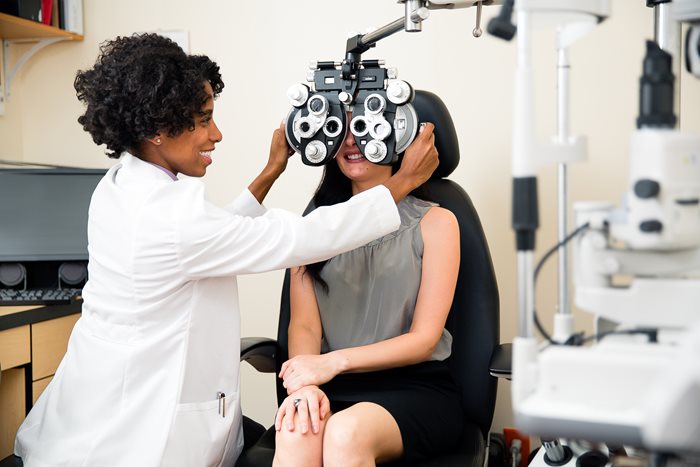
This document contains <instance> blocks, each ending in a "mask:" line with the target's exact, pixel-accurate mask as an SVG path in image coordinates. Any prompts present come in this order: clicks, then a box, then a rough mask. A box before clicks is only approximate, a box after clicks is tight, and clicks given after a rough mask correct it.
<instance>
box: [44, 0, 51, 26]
mask: <svg viewBox="0 0 700 467" xmlns="http://www.w3.org/2000/svg"><path fill="white" fill-rule="evenodd" d="M52 12H53V0H41V22H42V23H44V24H51V16H52Z"/></svg>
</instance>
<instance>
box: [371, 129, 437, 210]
mask: <svg viewBox="0 0 700 467" xmlns="http://www.w3.org/2000/svg"><path fill="white" fill-rule="evenodd" d="M434 129H435V125H433V124H432V123H426V124H425V125H424V126H422V127H421V130H420V132H419V133H418V136H416V139H414V140H413V142H412V143H411V145H410V146H409V147H408V149H406V152H405V153H404V156H403V160H402V161H401V167H400V168H399V170H398V172H396V173H395V174H394V175H393V176H392V177H391V178H390V179H389V180H387V181H386V182H385V183H384V185H385V186H386V187H387V188H388V189H389V191H391V194H392V196H393V197H394V200H395V201H397V202H398V201H400V200H401V199H403V198H404V197H406V195H408V193H410V192H411V191H413V190H414V189H416V188H418V187H419V186H420V185H422V184H423V183H424V182H426V181H427V180H428V179H429V178H430V176H431V175H432V174H433V172H434V171H435V169H437V166H438V162H439V161H438V151H437V149H436V148H435V134H434V133H433V131H434Z"/></svg>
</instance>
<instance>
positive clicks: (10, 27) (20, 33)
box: [0, 13, 83, 115]
mask: <svg viewBox="0 0 700 467" xmlns="http://www.w3.org/2000/svg"><path fill="white" fill-rule="evenodd" d="M0 40H1V41H2V76H1V77H0V115H4V113H5V100H6V99H7V97H8V96H9V95H10V90H11V86H12V80H13V79H14V77H15V76H16V75H17V73H18V72H19V70H20V69H21V68H22V66H23V65H24V64H25V63H26V62H27V61H28V60H29V59H30V58H31V57H32V56H33V55H34V54H35V53H37V52H38V51H39V50H41V49H43V48H44V47H46V46H48V45H51V44H54V43H56V42H62V41H82V40H83V36H82V35H80V34H76V33H73V32H70V31H65V30H63V29H60V28H57V27H55V26H49V25H47V24H42V23H37V22H36V21H31V20H28V19H24V18H18V17H16V16H12V15H8V14H5V13H0ZM19 43H34V45H33V46H32V47H31V48H29V49H28V50H26V51H25V52H24V53H23V54H22V55H21V56H20V57H19V58H18V59H17V60H16V61H15V63H14V64H13V65H12V66H10V63H9V61H10V60H9V57H8V55H9V48H10V46H11V45H12V44H19Z"/></svg>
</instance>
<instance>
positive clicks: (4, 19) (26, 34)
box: [0, 13, 83, 41]
mask: <svg viewBox="0 0 700 467" xmlns="http://www.w3.org/2000/svg"><path fill="white" fill-rule="evenodd" d="M46 37H64V38H65V40H69V41H82V40H83V36H81V35H80V34H75V33H73V32H70V31H64V30H63V29H59V28H57V27H55V26H49V25H47V24H42V23H37V22H36V21H31V20H28V19H24V18H18V17H16V16H12V15H8V14H5V13H0V39H9V40H16V39H25V40H26V39H30V40H31V39H41V38H46Z"/></svg>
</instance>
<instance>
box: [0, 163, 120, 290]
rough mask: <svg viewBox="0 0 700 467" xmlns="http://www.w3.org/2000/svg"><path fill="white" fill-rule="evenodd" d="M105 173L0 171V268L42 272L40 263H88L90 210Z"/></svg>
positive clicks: (88, 171)
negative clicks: (4, 265)
mask: <svg viewBox="0 0 700 467" xmlns="http://www.w3.org/2000/svg"><path fill="white" fill-rule="evenodd" d="M105 173H106V170H105V169H63V168H61V169H26V168H21V169H0V264H2V263H13V262H14V263H22V264H24V265H25V267H27V268H28V269H30V268H32V269H35V268H39V269H42V268H43V267H42V266H41V265H46V266H48V265H54V266H55V265H56V264H60V263H62V262H66V261H68V262H72V261H78V262H82V261H87V259H88V251H87V218H88V206H89V205H90V198H91V197H92V192H93V191H94V189H95V187H96V186H97V183H98V182H99V181H100V179H101V178H102V177H103V176H104V174H105ZM52 269H53V266H52ZM28 272H29V271H28ZM38 272H39V271H37V273H38ZM30 275H32V274H31V273H30ZM51 276H54V275H53V274H51ZM54 277H55V276H54Z"/></svg>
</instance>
